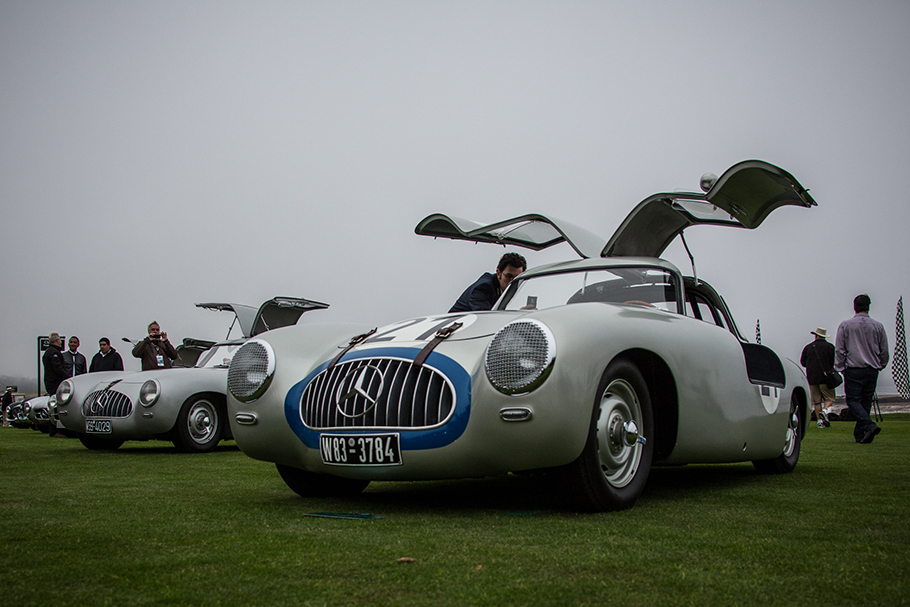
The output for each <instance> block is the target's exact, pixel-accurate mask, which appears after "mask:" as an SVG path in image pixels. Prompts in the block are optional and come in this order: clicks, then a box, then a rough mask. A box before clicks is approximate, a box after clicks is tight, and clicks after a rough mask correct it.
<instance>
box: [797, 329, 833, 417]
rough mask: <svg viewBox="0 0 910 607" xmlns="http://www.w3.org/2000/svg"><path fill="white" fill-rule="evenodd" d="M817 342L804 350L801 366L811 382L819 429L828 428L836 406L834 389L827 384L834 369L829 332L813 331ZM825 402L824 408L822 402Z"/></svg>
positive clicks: (811, 392)
mask: <svg viewBox="0 0 910 607" xmlns="http://www.w3.org/2000/svg"><path fill="white" fill-rule="evenodd" d="M812 334H813V335H815V341H813V342H812V343H810V344H808V345H807V346H806V347H805V348H803V353H802V355H801V356H800V357H799V364H801V365H802V366H804V367H805V368H806V379H808V380H809V392H810V394H811V395H812V407H813V408H814V409H815V417H816V418H817V419H818V427H819V428H828V427H830V426H831V422H829V421H828V410H829V409H830V408H831V407H832V406H834V388H829V387H828V384H826V383H825V381H826V378H825V376H826V375H827V373H828V371H830V370H831V369H833V368H834V344H832V343H830V342H829V341H828V340H827V337H828V331H827V330H826V329H823V328H822V327H819V328H817V329H816V330H814V331H812ZM823 401H824V406H822V402H823Z"/></svg>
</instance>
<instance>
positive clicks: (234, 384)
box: [228, 339, 275, 403]
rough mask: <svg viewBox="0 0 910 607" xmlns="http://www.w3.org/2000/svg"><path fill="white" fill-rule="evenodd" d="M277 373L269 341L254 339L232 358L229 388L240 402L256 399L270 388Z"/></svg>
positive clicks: (229, 371)
mask: <svg viewBox="0 0 910 607" xmlns="http://www.w3.org/2000/svg"><path fill="white" fill-rule="evenodd" d="M274 374H275V353H274V352H273V351H272V346H270V345H269V344H268V343H267V342H264V341H260V340H258V339H252V340H250V341H248V342H246V343H245V344H243V346H241V348H240V349H239V350H237V353H236V354H234V358H233V359H231V368H230V369H229V370H228V390H230V392H231V394H233V395H234V398H236V399H237V400H239V401H240V402H244V403H248V402H250V401H251V400H256V399H257V398H259V397H260V396H262V395H263V393H264V392H265V391H266V389H268V387H269V383H270V382H271V381H272V376H273V375H274Z"/></svg>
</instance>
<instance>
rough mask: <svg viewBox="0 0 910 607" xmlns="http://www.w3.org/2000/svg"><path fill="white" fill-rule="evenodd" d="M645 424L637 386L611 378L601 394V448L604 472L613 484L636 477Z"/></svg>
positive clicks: (598, 422) (598, 426)
mask: <svg viewBox="0 0 910 607" xmlns="http://www.w3.org/2000/svg"><path fill="white" fill-rule="evenodd" d="M643 428H644V423H643V420H642V415H641V403H639V401H638V395H637V394H636V393H635V389H634V388H633V387H632V385H631V384H629V382H627V381H626V380H624V379H615V380H613V381H612V382H610V385H608V386H607V389H606V390H604V393H603V395H602V396H601V398H600V412H599V414H598V417H597V450H598V458H599V460H600V470H601V473H602V474H603V475H604V479H606V481H607V483H609V484H610V485H611V486H613V487H625V486H626V485H628V484H629V483H630V482H632V479H633V478H635V473H636V472H637V471H638V466H639V464H640V463H641V454H642V450H643V449H644V446H643V445H642V444H641V443H640V442H639V441H638V440H635V439H637V436H638V435H637V432H638V431H640V430H639V429H643Z"/></svg>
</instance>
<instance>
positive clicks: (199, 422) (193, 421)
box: [174, 394, 225, 453]
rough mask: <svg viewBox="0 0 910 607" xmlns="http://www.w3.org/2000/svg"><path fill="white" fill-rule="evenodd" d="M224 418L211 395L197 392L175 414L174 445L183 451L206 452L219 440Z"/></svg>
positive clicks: (222, 430) (215, 445) (216, 444)
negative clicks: (177, 413)
mask: <svg viewBox="0 0 910 607" xmlns="http://www.w3.org/2000/svg"><path fill="white" fill-rule="evenodd" d="M224 420H225V416H224V415H222V413H221V409H219V407H218V406H217V405H216V404H215V402H214V399H213V398H212V397H210V396H207V395H204V394H198V395H196V396H194V397H192V398H190V399H188V400H187V401H186V402H185V403H183V406H182V407H181V408H180V413H179V415H177V425H176V438H175V439H174V446H175V447H177V449H179V450H180V451H183V452H184V453H208V452H209V451H211V450H213V449H214V448H215V447H217V446H218V441H220V440H221V434H222V433H223V432H224Z"/></svg>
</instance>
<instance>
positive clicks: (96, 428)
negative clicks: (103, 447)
mask: <svg viewBox="0 0 910 607" xmlns="http://www.w3.org/2000/svg"><path fill="white" fill-rule="evenodd" d="M85 433H86V434H110V433H111V420H109V419H87V420H85Z"/></svg>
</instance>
